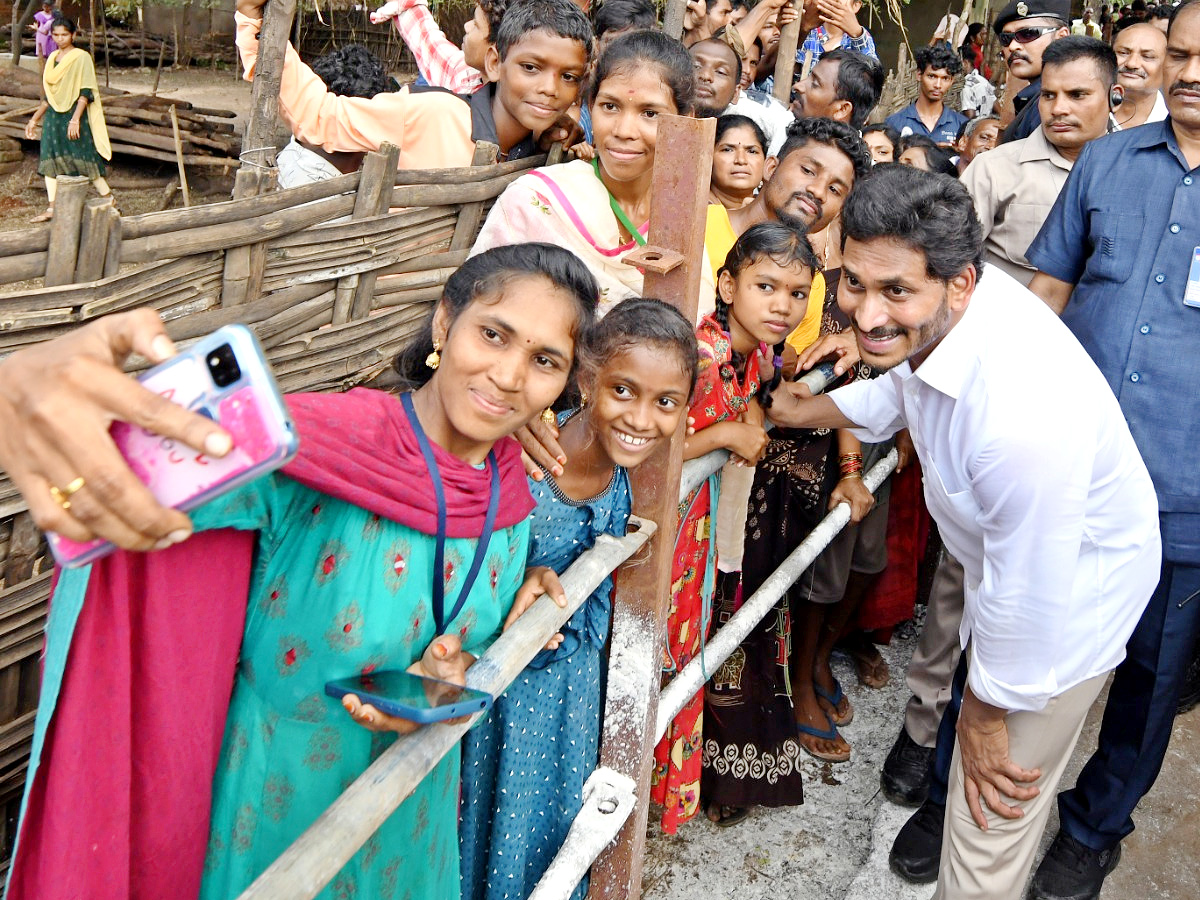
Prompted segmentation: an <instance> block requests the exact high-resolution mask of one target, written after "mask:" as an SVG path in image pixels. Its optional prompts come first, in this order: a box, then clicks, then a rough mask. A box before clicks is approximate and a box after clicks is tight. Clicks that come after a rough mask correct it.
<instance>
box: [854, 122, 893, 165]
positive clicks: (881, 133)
mask: <svg viewBox="0 0 1200 900" xmlns="http://www.w3.org/2000/svg"><path fill="white" fill-rule="evenodd" d="M862 139H863V142H864V143H865V144H866V145H867V147H868V148H870V150H871V162H872V163H876V164H878V163H890V162H896V145H897V144H899V143H900V132H898V131H897V130H896V129H895V128H892V126H890V125H884V124H883V123H882V122H880V123H879V124H877V125H868V126H867V127H866V128H864V129H863V130H862Z"/></svg>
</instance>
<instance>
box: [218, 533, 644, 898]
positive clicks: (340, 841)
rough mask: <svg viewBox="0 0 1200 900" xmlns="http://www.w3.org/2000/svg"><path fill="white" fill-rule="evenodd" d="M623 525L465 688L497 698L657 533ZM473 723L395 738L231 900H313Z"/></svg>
mask: <svg viewBox="0 0 1200 900" xmlns="http://www.w3.org/2000/svg"><path fill="white" fill-rule="evenodd" d="M630 527H631V528H633V529H636V530H634V531H631V532H630V533H629V534H627V535H625V536H624V537H621V538H614V537H609V536H607V535H601V536H600V537H599V538H597V539H596V545H595V546H594V547H593V548H592V549H591V550H588V551H587V552H586V553H584V554H583V555H582V556H580V557H579V559H577V560H576V561H575V562H574V563H572V565H571V567H570V568H569V569H567V571H566V572H564V573H563V574H562V575H561V578H560V580H561V581H562V586H563V589H564V590H565V591H566V593H567V607H566V608H565V609H563V608H560V607H559V606H557V605H556V604H555V603H554V602H553V601H552V600H551V599H550V598H549V597H547V596H543V597H541V598H539V599H538V601H537V602H536V603H534V604H533V606H531V607H530V608H529V609H528V610H527V611H526V612H525V614H524V615H522V616H521V617H520V618H519V619H518V620H517V621H516V622H515V623H514V624H513V626H512V627H511V628H509V629H508V630H507V631H505V632H504V633H503V634H502V635H500V637H499V638H498V639H497V640H496V642H495V643H494V644H492V646H491V647H490V648H489V649H488V651H487V653H485V654H484V655H483V656H482V657H480V658H479V660H478V661H477V662H476V663H475V665H473V666H471V668H470V669H468V670H467V684H468V686H470V687H473V688H478V689H479V690H482V691H487V692H488V693H490V694H493V695H499V694H502V693H504V691H505V690H506V689H507V688H508V686H509V685H510V684H511V683H512V681H513V679H514V678H516V677H517V675H519V674H520V673H521V671H522V670H523V669H524V668H525V666H526V665H528V664H529V661H530V660H531V659H533V657H534V656H536V655H537V653H538V651H539V650H541V648H542V647H543V646H545V644H546V642H547V641H549V640H550V638H551V637H553V636H554V634H555V633H556V632H558V630H559V629H561V628H562V626H563V625H564V624H565V623H566V621H567V620H568V619H569V618H570V617H571V614H572V613H574V612H575V610H577V609H578V608H579V607H580V606H582V605H583V602H584V601H585V600H587V598H588V597H590V596H591V595H592V592H593V591H595V590H596V588H598V587H599V586H600V583H601V582H602V581H604V579H605V578H607V577H608V576H609V574H610V573H611V572H612V571H613V570H615V569H616V568H617V567H618V566H620V565H621V563H623V562H625V560H627V559H629V557H631V556H632V555H633V554H634V553H636V552H637V551H638V550H639V549H640V548H641V547H642V546H644V545H645V543H646V542H647V541H648V540H649V539H650V538H651V536H652V535H653V534H654V532H655V531H656V530H657V528H658V526H657V525H655V524H654V523H653V522H647V521H645V520H643V519H637V518H633V519H631V520H630ZM476 718H478V715H476V716H474V717H472V718H471V720H470V721H469V722H464V723H461V724H458V725H444V724H443V725H433V726H430V727H427V728H422V729H419V730H418V731H414V732H413V733H412V734H408V735H405V736H403V737H401V738H399V739H398V740H397V741H396V743H394V744H393V745H392V746H391V747H389V748H388V749H387V750H386V751H385V752H384V753H383V754H382V755H381V756H380V757H379V759H377V760H375V762H373V763H372V764H371V765H370V767H368V769H367V770H366V771H365V772H363V774H362V775H360V776H359V777H358V778H356V779H355V780H354V782H353V783H352V784H351V785H350V786H349V787H348V788H346V790H345V791H344V792H343V793H342V795H341V796H340V797H338V799H337V800H335V801H334V802H333V803H332V804H331V805H330V806H329V808H328V809H327V810H325V812H323V813H321V815H320V817H319V818H318V819H317V820H316V821H315V822H313V824H312V825H310V826H309V827H308V829H307V830H306V831H305V832H304V833H303V834H302V835H300V837H298V838H297V839H296V840H295V842H294V843H293V844H292V845H291V846H290V847H288V849H287V850H285V851H284V852H283V854H282V855H280V856H279V858H278V859H276V860H275V862H273V863H271V865H270V866H269V867H268V868H267V870H266V871H265V872H263V873H262V874H261V875H260V876H259V877H258V878H257V879H255V881H254V883H253V884H251V885H250V887H248V888H247V889H246V890H245V891H244V892H243V893H242V894H241V897H240V898H239V900H266V898H270V900H310V898H312V897H315V896H316V895H317V894H318V893H320V891H321V889H322V888H324V887H325V885H326V884H328V883H329V882H330V881H331V880H333V877H334V876H335V875H337V873H338V872H339V871H340V870H341V868H342V866H344V865H345V864H346V863H347V862H348V861H349V860H350V857H352V856H353V855H354V854H355V853H357V852H358V850H359V848H360V847H362V845H363V844H365V843H366V842H367V840H368V839H369V838H370V837H371V835H372V834H374V833H375V831H376V829H378V828H379V826H380V825H382V824H383V822H384V820H386V819H387V817H388V816H390V815H391V814H392V813H393V812H394V811H395V810H396V807H398V806H399V805H400V803H401V802H402V801H403V800H404V799H405V798H406V797H408V796H409V795H410V794H411V793H412V792H413V790H414V789H415V788H416V786H417V785H418V784H419V783H420V782H421V779H422V778H424V777H425V776H426V775H427V774H428V773H429V771H430V770H431V769H432V768H433V767H434V766H435V765H437V763H438V761H439V760H440V759H441V758H442V757H443V756H445V755H446V753H447V752H449V751H450V750H451V749H452V748H453V747H454V745H455V744H457V743H458V742H459V740H460V739H461V738H462V736H463V735H464V734H465V733H466V731H467V729H468V728H470V726H471V723H472V722H474V721H475V719H476ZM593 790H595V788H594V786H593ZM631 793H632V792H631ZM618 827H619V826H618ZM614 833H615V832H614ZM585 871H586V869H585ZM581 877H582V876H581ZM576 881H578V879H576Z"/></svg>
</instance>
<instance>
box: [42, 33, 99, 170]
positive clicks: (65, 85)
mask: <svg viewBox="0 0 1200 900" xmlns="http://www.w3.org/2000/svg"><path fill="white" fill-rule="evenodd" d="M42 87H43V88H44V89H45V91H46V99H47V100H48V101H49V103H50V106H51V107H53V109H54V111H55V112H60V113H68V112H70V111H71V110H73V109H74V108H75V104H76V103H78V102H79V92H80V91H82V90H83V89H84V88H87V89H88V90H90V91H91V92H92V99H91V102H90V103H88V105H87V116H88V125H89V126H91V129H92V141H93V142H94V143H95V145H96V152H97V153H99V154H100V155H101V156H103V157H104V158H105V159H112V145H111V144H109V142H108V128H106V127H105V125H104V109H103V107H101V106H100V85H99V84H98V83H97V82H96V69H95V67H94V66H93V65H92V58H91V57H90V56H89V55H88V54H87V51H86V50H80V49H79V48H78V47H72V48H71V49H70V50H68V51H67V52H66V53H63V52H62V51H61V50H55V51H54V52H53V53H51V54H50V56H49V57H47V59H46V68H45V69H44V70H43V71H42Z"/></svg>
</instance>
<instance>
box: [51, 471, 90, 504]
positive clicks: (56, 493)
mask: <svg viewBox="0 0 1200 900" xmlns="http://www.w3.org/2000/svg"><path fill="white" fill-rule="evenodd" d="M83 485H84V480H83V476H82V475H80V476H79V477H78V478H76V479H74V480H73V481H72V482H71V483H70V484H68V485H67V486H66V487H65V488H60V487H57V486H55V485H50V496H51V497H53V498H54V502H55V503H57V504H58V505H59V506H61V507H62V508H63V509H64V510H68V509H70V508H71V497H72V495H74V494H76V493H77V492H78V491H79V489H80V488H82V487H83Z"/></svg>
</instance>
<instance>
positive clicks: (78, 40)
mask: <svg viewBox="0 0 1200 900" xmlns="http://www.w3.org/2000/svg"><path fill="white" fill-rule="evenodd" d="M85 24H86V23H85ZM11 30H12V26H11V25H3V26H0V34H5V33H7V32H9V31H11ZM94 43H95V46H94V47H93V40H92V36H91V35H90V34H88V32H87V31H86V30H81V31H80V32H79V33H78V34H77V35H76V36H75V46H76V47H82V48H83V49H84V50H86V51H88V53H90V54H92V58H93V59H95V60H96V62H97V65H99V63H100V61H101V60H103V59H104V35H103V34H100V33H97V34H96V36H95V42H94ZM36 52H37V50H36V46H35V44H34V37H33V32H32V31H29V30H28V29H26V30H25V33H24V34H23V35H22V36H21V53H22V54H24V55H26V56H34V55H35V54H36ZM159 52H162V53H163V61H164V62H165V63H166V64H167V65H172V64H173V63H174V62H175V51H174V44H173V43H172V42H171V41H170V40H168V39H167V38H165V37H163V36H162V35H157V34H143V33H142V32H140V31H130V30H129V29H127V28H109V29H108V61H109V63H110V64H111V65H119V66H139V65H146V64H147V63H149V64H150V65H154V63H155V62H157V61H158V54H159Z"/></svg>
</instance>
